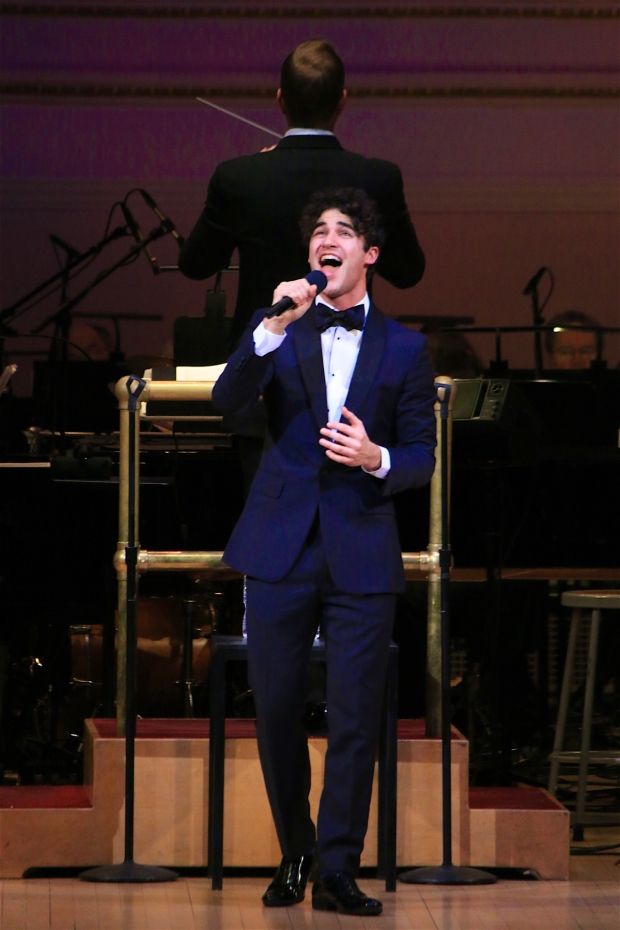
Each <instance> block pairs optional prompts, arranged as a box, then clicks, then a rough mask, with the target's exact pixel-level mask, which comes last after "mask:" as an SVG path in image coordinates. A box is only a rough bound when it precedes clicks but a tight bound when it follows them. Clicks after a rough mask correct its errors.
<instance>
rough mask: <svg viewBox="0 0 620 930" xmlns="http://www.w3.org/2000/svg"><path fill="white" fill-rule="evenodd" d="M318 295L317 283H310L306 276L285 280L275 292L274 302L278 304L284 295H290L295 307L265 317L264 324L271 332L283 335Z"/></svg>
mask: <svg viewBox="0 0 620 930" xmlns="http://www.w3.org/2000/svg"><path fill="white" fill-rule="evenodd" d="M315 295H316V284H308V282H307V281H306V279H305V278H299V280H298V281H283V282H282V284H278V286H277V288H276V289H275V291H274V292H273V301H272V305H273V304H277V302H278V301H279V300H282V298H283V297H290V298H291V300H292V301H293V303H294V304H295V306H294V307H291V309H290V310H285V311H284V313H282V314H280V316H272V317H265V318H264V320H263V326H264V327H265V329H266V330H267V331H268V332H270V333H276V334H277V335H278V336H281V335H282V333H283V332H284V330H285V329H286V327H287V326H288V325H289V323H294V322H295V320H298V319H299V318H300V317H302V316H303V315H304V313H305V312H306V310H307V309H308V307H309V306H310V304H311V303H312V301H313V300H314V298H315Z"/></svg>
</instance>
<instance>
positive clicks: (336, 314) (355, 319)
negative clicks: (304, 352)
mask: <svg viewBox="0 0 620 930" xmlns="http://www.w3.org/2000/svg"><path fill="white" fill-rule="evenodd" d="M365 320H366V312H365V310H364V304H358V305H357V307H349V309H348V310H332V308H331V307H328V306H326V305H325V304H323V303H319V304H317V305H316V328H317V329H318V331H319V332H320V333H324V332H325V330H326V329H329V328H330V326H342V327H344V329H348V330H352V329H360V330H361V329H364V322H365Z"/></svg>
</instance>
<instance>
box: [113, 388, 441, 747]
mask: <svg viewBox="0 0 620 930" xmlns="http://www.w3.org/2000/svg"><path fill="white" fill-rule="evenodd" d="M127 380H128V379H127V378H121V380H120V381H119V382H118V383H117V385H116V389H115V393H116V397H117V398H118V405H119V409H120V483H119V511H118V512H119V531H118V543H117V547H116V553H115V555H114V566H115V568H116V576H117V580H118V638H117V649H118V655H117V689H116V695H117V700H116V717H117V724H118V732H119V735H123V734H124V732H125V698H124V695H125V669H126V655H127V613H126V604H127V574H126V565H125V549H126V546H127V543H128V492H129V441H130V437H129V422H130V420H129V410H128V397H129V395H128V391H127ZM435 382H436V383H437V384H438V385H441V384H442V383H444V384H450V385H451V386H452V390H451V394H450V418H449V423H448V431H449V433H448V435H449V438H448V450H447V454H448V456H449V457H450V452H451V449H450V443H451V438H450V437H451V428H452V406H453V403H454V396H455V386H454V382H453V381H452V380H451V379H450V378H447V377H443V376H442V377H438V378H436V379H435ZM213 384H214V382H213V381H147V382H146V385H145V387H144V389H143V390H142V393H141V394H140V402H141V403H145V402H148V401H160V400H177V401H181V400H183V401H188V400H194V401H209V400H211V392H212V390H213ZM438 390H439V391H441V387H439V388H438ZM435 416H436V423H437V453H436V458H437V464H436V468H435V472H434V474H433V478H432V481H431V504H430V531H429V544H428V549H427V550H426V551H424V552H403V553H402V558H403V566H404V568H405V571H406V572H407V571H409V572H411V571H412V570H415V571H418V572H426V573H427V575H428V625H427V650H428V651H427V665H426V669H427V670H426V708H427V709H426V732H427V736H429V737H431V738H439V737H440V735H441V631H440V624H441V611H440V587H441V570H440V567H439V549H440V546H441V467H440V466H441V456H442V455H444V454H445V450H444V449H443V448H442V443H441V430H440V419H439V403H436V404H435ZM166 418H167V419H174V417H169V416H168V415H167V416H166ZM135 419H136V427H135V449H136V456H135V489H136V494H135V526H136V536H137V532H138V531H137V527H138V526H139V498H140V495H139V488H140V480H139V479H140V455H139V448H140V445H139V444H140V420H139V417H137V416H136V418H135ZM137 568H138V572H147V571H148V572H153V571H157V572H161V571H183V572H188V571H199V572H201V573H203V574H206V575H209V574H210V575H212V576H213V577H218V578H222V577H228V578H233V577H237V576H238V574H239V573H238V572H236V571H235V570H234V569H231V568H229V566H227V565H226V563H225V562H223V561H222V553H221V552H181V551H163V552H153V551H150V550H146V549H138V563H137Z"/></svg>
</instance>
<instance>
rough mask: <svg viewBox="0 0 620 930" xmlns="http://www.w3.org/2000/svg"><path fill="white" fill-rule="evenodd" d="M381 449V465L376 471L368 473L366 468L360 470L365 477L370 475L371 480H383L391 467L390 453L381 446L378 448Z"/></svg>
mask: <svg viewBox="0 0 620 930" xmlns="http://www.w3.org/2000/svg"><path fill="white" fill-rule="evenodd" d="M379 448H380V449H381V465H380V466H379V468H378V469H377V470H376V471H369V470H368V469H367V468H362V471H365V472H366V474H367V475H372V476H373V478H385V477H386V476H387V473H388V472H389V470H390V468H391V467H392V460H391V459H390V453H389V452H388V450H387V449H385V448H384V447H383V446H379Z"/></svg>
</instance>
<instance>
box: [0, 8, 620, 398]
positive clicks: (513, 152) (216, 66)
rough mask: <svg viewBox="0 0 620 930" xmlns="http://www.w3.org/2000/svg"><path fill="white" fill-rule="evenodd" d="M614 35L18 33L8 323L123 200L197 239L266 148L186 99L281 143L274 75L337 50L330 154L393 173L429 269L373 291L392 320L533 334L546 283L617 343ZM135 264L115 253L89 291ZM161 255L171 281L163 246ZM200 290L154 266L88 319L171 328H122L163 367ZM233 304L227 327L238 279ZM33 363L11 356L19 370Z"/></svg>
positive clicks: (97, 300) (194, 24)
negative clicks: (18, 304) (123, 263)
mask: <svg viewBox="0 0 620 930" xmlns="http://www.w3.org/2000/svg"><path fill="white" fill-rule="evenodd" d="M92 5H93V6H94V7H96V6H97V4H96V3H95V4H92ZM499 5H500V6H501V4H499ZM113 6H114V4H113ZM167 6H168V7H171V4H168V5H167ZM461 6H463V7H464V6H467V4H461ZM566 6H567V5H566V4H558V9H566ZM117 7H118V8H119V9H121V7H120V5H118V4H117ZM319 7H320V4H317V8H319ZM617 25H618V23H617V19H616V20H614V19H613V18H609V17H605V16H600V17H598V18H596V17H593V16H588V17H586V16H580V15H575V16H574V17H573V18H565V17H564V18H563V17H562V16H559V17H557V18H555V19H554V18H548V17H547V18H545V17H537V16H535V15H524V16H521V17H514V18H493V17H486V18H485V17H484V16H475V17H474V16H472V17H470V18H466V17H465V18H463V17H461V18H459V17H456V16H444V17H443V18H439V17H437V18H428V19H419V18H406V17H404V18H394V17H392V18H388V17H383V18H381V17H374V18H373V17H366V18H364V17H358V18H356V17H354V16H350V17H348V18H345V17H344V16H343V18H341V19H339V18H331V19H328V18H325V19H320V18H316V17H309V18H308V20H307V21H306V20H303V19H299V18H297V19H295V18H286V17H284V18H280V19H279V18H276V17H271V18H270V17H268V16H263V17H258V16H257V17H254V18H248V17H238V18H237V19H235V18H232V17H228V18H225V19H219V20H218V19H213V18H202V19H201V18H189V17H188V18H186V19H183V18H180V17H177V18H169V19H165V18H157V17H151V18H147V17H144V18H134V19H131V18H123V17H122V16H117V17H108V18H104V17H97V16H84V17H79V16H75V17H67V16H63V17H49V16H36V15H31V16H6V17H4V18H3V23H2V32H1V36H0V49H1V60H2V71H3V76H2V83H3V89H4V104H3V106H2V109H1V111H0V115H1V120H2V125H1V130H2V150H1V156H0V158H1V161H0V177H1V179H2V188H1V191H2V202H1V220H2V238H1V242H0V270H1V272H2V306H7V305H9V304H10V303H12V301H14V300H16V299H17V298H18V297H19V296H21V295H22V294H23V293H25V292H26V291H28V290H29V289H30V288H32V287H34V286H35V285H36V284H37V283H39V282H40V281H41V280H43V279H44V278H45V277H46V276H47V275H50V274H52V273H53V272H54V271H55V270H56V265H55V258H54V253H53V251H52V248H51V246H50V244H49V242H48V238H47V237H48V235H49V233H55V234H57V235H59V236H60V237H61V238H63V239H65V240H66V241H68V242H69V243H70V244H72V245H73V246H75V247H76V248H78V249H80V250H81V249H85V248H87V247H89V246H90V245H92V244H93V243H94V242H95V241H97V240H98V239H99V237H100V236H101V234H102V232H103V228H104V226H105V222H106V219H107V216H108V212H109V210H110V207H111V206H112V204H113V203H114V201H115V200H118V199H119V198H122V197H123V196H124V194H125V193H126V192H127V191H128V190H129V189H130V188H132V187H135V186H142V187H145V188H147V189H148V190H149V191H150V192H151V193H152V194H153V196H155V198H156V199H157V200H158V201H159V202H160V205H161V206H162V208H163V209H164V211H165V212H166V213H167V214H168V215H170V216H171V217H172V218H173V219H174V221H175V222H176V224H177V225H178V227H179V229H180V230H181V231H182V232H183V233H187V232H188V231H189V229H190V228H191V226H192V224H193V222H194V221H195V219H196V217H197V215H198V212H199V211H200V209H201V206H202V203H203V201H204V196H205V193H206V186H207V183H208V179H209V177H210V175H211V173H212V171H213V169H214V167H215V166H216V164H217V163H218V162H219V161H221V160H222V159H226V158H233V157H235V156H237V155H240V154H247V153H251V152H257V151H258V150H260V148H261V147H262V146H264V145H270V144H272V142H273V141H275V140H274V139H273V138H272V137H270V136H269V135H267V134H265V133H262V132H261V131H259V130H255V129H252V128H251V127H249V126H245V125H243V124H242V123H239V122H237V121H235V120H233V119H232V118H231V117H228V116H225V115H223V114H220V113H217V112H215V111H213V110H210V109H208V108H206V107H204V106H202V105H201V104H199V103H197V102H195V101H194V100H193V98H192V92H195V91H202V92H205V93H207V94H211V95H212V99H213V100H214V101H215V102H217V103H219V104H221V105H223V106H226V107H228V108H230V109H232V110H234V111H235V112H237V113H239V114H241V115H243V116H246V117H247V118H249V119H252V120H255V121H256V122H258V123H261V124H263V125H265V126H266V127H268V128H270V129H272V130H274V131H277V132H280V131H283V130H284V127H283V124H282V120H281V117H280V116H279V114H278V112H277V110H276V108H275V105H274V102H273V94H274V93H275V89H276V87H277V79H278V70H279V66H280V63H281V60H282V58H283V56H284V54H286V52H287V51H289V50H290V49H291V48H292V47H293V46H294V45H295V43H296V42H297V41H299V40H300V39H302V38H306V37H309V36H315V35H324V36H326V37H327V38H330V39H331V40H332V41H334V42H335V44H336V45H337V47H338V49H339V51H340V52H341V54H342V56H343V59H344V61H345V65H346V67H347V72H348V75H349V86H350V89H351V91H352V94H351V98H350V101H349V104H348V106H347V109H346V111H345V114H344V115H343V117H342V119H341V121H340V123H339V125H338V135H339V138H340V139H341V141H342V143H343V144H344V145H345V146H346V147H347V148H350V149H352V150H355V151H359V152H362V153H364V154H366V155H373V156H380V157H383V158H388V159H391V160H392V161H395V162H397V163H398V164H399V165H400V167H401V169H402V172H403V176H404V180H405V188H406V194H407V200H408V204H409V207H410V210H411V213H412V216H413V218H414V222H415V224H416V228H417V229H418V233H419V236H420V240H421V242H422V245H423V247H424V249H425V252H426V255H427V261H428V266H427V273H426V275H425V277H424V279H423V281H422V282H421V284H420V285H419V286H418V287H416V288H415V289H413V290H411V291H405V292H400V291H396V290H395V289H394V288H391V287H389V286H388V285H386V284H384V283H382V282H380V281H379V282H378V283H377V288H376V297H377V300H378V302H379V304H380V306H382V307H383V308H384V310H385V311H386V312H388V313H390V314H391V315H397V314H399V313H419V314H454V313H459V314H467V315H471V316H474V317H475V318H476V322H477V323H479V324H482V325H489V324H498V323H506V324H520V323H521V324H526V323H529V322H530V308H529V303H528V301H527V300H526V299H525V298H523V297H522V295H521V291H522V289H523V287H524V285H525V283H526V281H527V280H528V278H529V277H530V276H531V275H532V274H533V273H534V272H535V271H536V269H537V268H538V267H539V266H541V265H543V264H545V265H549V266H550V267H551V268H552V269H553V271H554V273H555V276H556V282H557V283H556V291H555V294H554V296H553V299H552V302H551V303H550V305H549V311H548V312H549V315H551V314H552V313H556V312H559V311H561V310H564V309H569V308H576V309H582V310H585V311H587V312H589V313H591V314H592V315H594V316H596V317H598V318H599V319H600V320H601V321H602V322H604V323H607V324H608V325H618V322H619V321H618V305H619V301H620V290H619V269H618V254H619V245H620V242H619V224H618V169H619V162H620V155H619V153H620V143H619V130H618V97H617V90H618V29H617ZM131 204H132V207H135V212H136V215H137V216H138V218H139V221H140V223H141V225H142V228H143V229H147V230H148V229H150V228H151V226H152V225H154V220H153V216H152V214H151V213H150V212H149V211H148V210H146V208H145V207H144V205H143V204H141V202H140V201H139V200H135V201H134V199H133V198H132V200H131ZM116 222H118V223H120V222H122V220H121V217H120V215H115V216H114V217H113V223H116ZM124 248H126V245H124V244H122V243H119V244H117V245H116V246H113V247H110V249H109V250H108V252H107V253H105V254H104V255H102V256H101V257H100V258H99V259H98V260H97V264H96V265H93V266H92V269H91V272H92V273H94V272H97V271H99V270H100V269H101V268H103V267H105V266H106V265H108V264H111V263H112V261H114V260H115V259H116V258H117V257H119V256H120V255H121V254H122V250H123V249H124ZM154 251H155V252H156V254H157V255H158V257H159V258H160V260H162V261H167V262H174V260H175V257H176V248H175V246H174V243H173V242H171V241H168V240H166V241H162V242H160V243H158V244H157V245H156V246H155V248H154ZM84 277H85V281H86V280H88V272H87V274H86V275H85V276H84ZM78 280H79V279H78ZM73 288H74V290H72V291H71V293H75V291H76V290H77V288H78V283H77V282H76V284H74V285H73ZM205 290H206V284H205V283H204V282H203V283H195V282H189V281H186V280H185V279H183V278H182V277H181V276H180V275H174V274H172V275H167V276H163V275H162V276H159V277H157V278H154V277H153V276H152V275H151V274H150V271H149V269H148V267H147V264H146V262H145V261H143V260H141V261H140V262H137V263H135V264H134V265H132V266H130V267H128V268H125V269H123V270H122V271H120V272H118V273H117V274H115V275H114V276H113V277H112V278H111V279H109V280H108V281H107V282H106V283H105V284H104V285H103V286H101V287H100V288H98V289H97V290H96V291H95V292H93V293H92V294H91V295H90V296H89V297H88V298H87V300H86V301H85V302H84V303H83V304H82V305H81V307H80V310H81V311H83V312H90V313H102V312H110V311H115V310H116V311H119V312H121V311H125V312H145V313H146V312H158V313H162V314H163V315H164V318H165V319H164V321H163V322H162V323H161V324H159V323H151V324H148V325H145V324H137V323H136V324H134V323H127V324H124V326H123V348H124V349H125V351H126V352H127V354H136V353H138V352H153V353H157V354H159V353H162V352H165V351H166V348H167V346H168V344H169V342H170V336H171V331H172V323H173V320H174V318H175V317H176V316H177V315H179V314H181V313H190V314H198V313H200V312H201V307H202V304H203V301H204V294H205ZM227 291H228V293H229V300H228V306H229V309H230V310H232V303H233V300H234V291H235V282H234V278H233V276H229V278H228V282H227ZM53 309H54V299H50V300H48V301H46V302H45V303H44V304H42V305H41V306H40V307H38V308H36V309H35V310H33V311H31V312H30V313H29V314H28V315H25V316H23V317H21V318H20V319H19V320H16V322H15V325H16V327H17V328H18V329H19V331H20V332H23V333H26V332H28V331H29V330H30V329H32V328H33V327H34V326H35V325H36V324H37V323H38V322H39V321H40V320H42V319H44V318H45V317H46V315H48V314H49V313H51V312H52V311H53ZM32 346H33V342H32V340H29V341H27V342H26V340H23V341H22V342H21V343H20V342H19V341H17V340H11V341H10V342H9V348H10V349H12V350H13V351H15V350H17V351H23V350H25V349H26V347H28V348H32ZM44 346H45V344H44V342H43V341H42V342H41V343H40V344H38V345H37V348H40V349H41V350H43V349H44ZM476 347H477V349H478V350H479V352H480V354H481V356H482V358H483V360H485V361H486V360H487V358H488V357H489V356H490V355H492V352H493V346H492V341H491V340H490V339H489V340H486V337H479V338H477V340H476ZM607 349H608V357H609V361H610V362H611V363H612V364H616V363H617V362H618V358H619V353H618V340H617V339H616V340H613V339H610V340H608V345H607ZM506 350H507V355H508V357H509V359H510V361H511V364H513V365H515V366H529V365H531V363H532V351H531V341H530V340H529V339H527V338H526V337H513V338H511V339H510V340H507V342H506ZM16 358H17V357H16ZM17 360H18V361H20V364H21V368H20V373H19V379H18V381H17V387H18V390H19V391H20V392H22V393H24V392H27V391H28V390H29V368H28V364H27V363H26V360H25V358H24V357H23V356H19V358H18V359H17Z"/></svg>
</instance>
